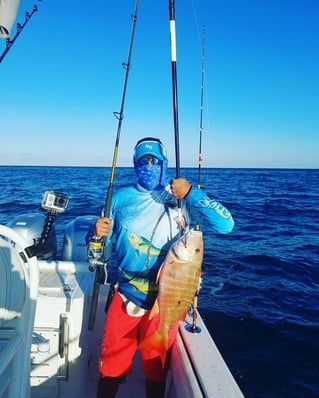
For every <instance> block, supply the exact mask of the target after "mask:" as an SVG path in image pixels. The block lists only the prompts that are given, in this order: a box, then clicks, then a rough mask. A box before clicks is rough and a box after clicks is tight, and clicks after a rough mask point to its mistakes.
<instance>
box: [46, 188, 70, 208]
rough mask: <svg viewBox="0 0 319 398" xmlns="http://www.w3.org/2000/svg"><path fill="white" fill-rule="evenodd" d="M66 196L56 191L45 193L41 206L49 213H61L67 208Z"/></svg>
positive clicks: (67, 198)
mask: <svg viewBox="0 0 319 398" xmlns="http://www.w3.org/2000/svg"><path fill="white" fill-rule="evenodd" d="M68 203H69V197H68V195H66V194H64V193H62V192H57V191H52V190H50V191H45V192H44V194H43V199H42V202H41V206H42V208H43V209H45V210H47V211H49V212H53V211H54V212H56V213H62V212H63V211H64V210H65V209H66V208H67V206H68Z"/></svg>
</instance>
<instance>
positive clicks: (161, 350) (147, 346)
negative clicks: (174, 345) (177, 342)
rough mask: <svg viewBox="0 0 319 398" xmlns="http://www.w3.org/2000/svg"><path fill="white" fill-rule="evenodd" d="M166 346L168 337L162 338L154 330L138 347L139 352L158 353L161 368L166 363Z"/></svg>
mask: <svg viewBox="0 0 319 398" xmlns="http://www.w3.org/2000/svg"><path fill="white" fill-rule="evenodd" d="M167 345H168V337H167V336H166V337H165V336H163V335H162V334H161V333H159V331H158V330H156V331H155V332H154V333H153V334H151V335H150V336H148V337H146V339H144V340H143V341H142V342H141V343H140V344H139V346H138V349H139V350H146V351H151V350H155V351H157V352H158V355H159V357H160V359H161V363H162V367H163V368H164V366H165V361H166V352H167Z"/></svg>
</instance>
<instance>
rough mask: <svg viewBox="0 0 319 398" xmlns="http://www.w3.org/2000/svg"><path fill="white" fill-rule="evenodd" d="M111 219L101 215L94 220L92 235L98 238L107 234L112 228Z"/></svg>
mask: <svg viewBox="0 0 319 398" xmlns="http://www.w3.org/2000/svg"><path fill="white" fill-rule="evenodd" d="M112 224H113V221H112V220H111V219H110V218H108V217H101V218H98V219H97V220H96V223H95V226H94V235H96V236H97V237H99V238H102V237H103V236H108V235H109V233H110V231H111V228H112Z"/></svg>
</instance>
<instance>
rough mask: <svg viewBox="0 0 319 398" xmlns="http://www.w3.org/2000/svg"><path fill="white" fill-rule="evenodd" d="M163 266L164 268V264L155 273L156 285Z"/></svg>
mask: <svg viewBox="0 0 319 398" xmlns="http://www.w3.org/2000/svg"><path fill="white" fill-rule="evenodd" d="M163 266H164V263H163V264H162V265H161V266H160V268H159V270H158V271H157V276H156V283H158V282H159V279H160V276H161V273H162V270H163Z"/></svg>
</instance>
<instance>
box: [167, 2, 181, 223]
mask: <svg viewBox="0 0 319 398" xmlns="http://www.w3.org/2000/svg"><path fill="white" fill-rule="evenodd" d="M168 3H169V7H168V8H169V26H170V43H171V67H172V90H173V113H174V136H175V161H176V178H180V151H179V123H178V96H177V66H176V24H175V1H174V0H169V2H168ZM177 206H178V221H179V225H181V220H182V210H181V199H177Z"/></svg>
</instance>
